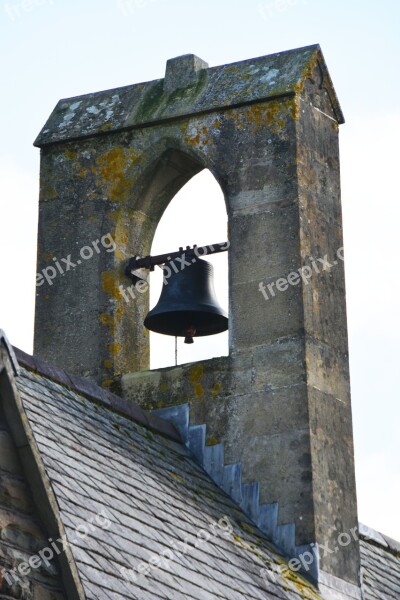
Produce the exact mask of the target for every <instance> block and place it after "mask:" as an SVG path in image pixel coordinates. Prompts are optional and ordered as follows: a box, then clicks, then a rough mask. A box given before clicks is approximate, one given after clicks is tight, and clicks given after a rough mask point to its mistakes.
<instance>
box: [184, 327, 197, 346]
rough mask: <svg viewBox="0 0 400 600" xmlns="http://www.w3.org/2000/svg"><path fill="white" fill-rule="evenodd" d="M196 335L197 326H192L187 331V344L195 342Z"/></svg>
mask: <svg viewBox="0 0 400 600" xmlns="http://www.w3.org/2000/svg"><path fill="white" fill-rule="evenodd" d="M194 335H196V328H195V327H193V326H191V327H188V328H187V329H186V331H185V344H193V342H194V340H193V336H194Z"/></svg>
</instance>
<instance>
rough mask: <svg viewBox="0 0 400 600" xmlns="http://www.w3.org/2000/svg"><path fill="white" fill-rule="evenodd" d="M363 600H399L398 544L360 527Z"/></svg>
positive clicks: (399, 546) (399, 550) (399, 562)
mask: <svg viewBox="0 0 400 600" xmlns="http://www.w3.org/2000/svg"><path fill="white" fill-rule="evenodd" d="M360 555H361V581H362V589H363V600H377V599H379V600H381V599H382V600H399V598H400V544H399V542H396V541H395V540H392V539H391V538H389V537H387V536H385V535H382V534H381V533H378V532H377V531H374V530H372V529H369V528H368V527H365V525H360Z"/></svg>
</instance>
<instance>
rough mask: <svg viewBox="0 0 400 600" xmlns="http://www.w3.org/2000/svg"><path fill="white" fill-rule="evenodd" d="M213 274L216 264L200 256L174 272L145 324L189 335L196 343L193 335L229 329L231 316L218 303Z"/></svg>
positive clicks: (191, 341)
mask: <svg viewBox="0 0 400 600" xmlns="http://www.w3.org/2000/svg"><path fill="white" fill-rule="evenodd" d="M171 271H172V269H171ZM213 276H214V269H213V266H212V265H211V264H210V263H209V262H207V261H205V260H202V259H199V258H197V259H193V260H192V264H190V265H188V266H186V268H184V269H183V270H180V271H178V272H177V273H175V272H172V273H171V275H170V277H169V278H168V279H167V278H164V284H163V288H162V290H161V296H160V299H159V301H158V303H157V304H156V306H155V307H154V308H153V309H152V310H151V311H150V312H149V313H148V315H147V317H146V318H145V320H144V325H145V327H147V329H150V330H151V331H155V332H157V333H163V334H165V335H174V336H181V337H185V343H186V344H191V343H193V337H198V336H205V335H213V334H215V333H221V332H222V331H226V330H227V329H228V315H227V314H226V312H225V311H224V310H223V308H222V307H221V306H220V305H219V304H218V301H217V298H216V296H215V290H214V279H213Z"/></svg>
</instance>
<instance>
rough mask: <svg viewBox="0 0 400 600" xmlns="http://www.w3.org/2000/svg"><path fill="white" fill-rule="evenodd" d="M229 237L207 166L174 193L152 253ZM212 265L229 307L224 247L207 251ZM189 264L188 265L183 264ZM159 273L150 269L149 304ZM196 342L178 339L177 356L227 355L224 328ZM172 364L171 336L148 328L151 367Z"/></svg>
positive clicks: (222, 298)
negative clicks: (188, 342)
mask: <svg viewBox="0 0 400 600" xmlns="http://www.w3.org/2000/svg"><path fill="white" fill-rule="evenodd" d="M226 240H227V214H226V209H225V202H224V197H223V193H222V190H221V188H220V186H219V185H218V183H217V181H216V180H215V178H214V177H213V175H212V174H211V172H210V171H208V170H206V169H205V170H203V171H201V173H199V174H197V175H195V176H194V177H192V179H191V180H190V181H189V182H188V183H187V184H186V185H185V186H184V187H183V188H182V189H181V190H180V191H179V192H178V193H177V194H176V195H175V196H174V198H173V199H172V200H171V202H170V203H169V205H168V207H167V209H166V210H165V212H164V214H163V216H162V218H161V220H160V222H159V224H158V226H157V230H156V233H155V235H154V239H153V243H152V248H151V254H152V255H156V254H163V253H166V252H173V251H176V250H178V248H179V247H184V248H185V247H186V246H191V247H193V245H194V244H197V245H198V246H207V245H210V244H213V243H220V242H225V241H226ZM205 260H207V261H208V262H210V263H211V264H212V265H213V267H214V285H215V291H216V295H217V298H218V301H219V303H220V305H221V306H222V307H223V308H224V309H225V310H226V311H227V312H228V253H227V252H223V253H221V254H213V255H209V256H206V257H205ZM187 268H190V267H187ZM162 281H163V273H162V270H161V268H159V267H156V268H155V270H154V271H153V272H152V273H151V274H150V306H151V307H154V305H155V304H156V303H157V302H158V299H159V297H160V293H161V289H162ZM194 339H195V341H194V344H185V343H184V340H183V338H178V340H177V362H176V364H183V363H187V362H194V361H197V360H204V359H208V358H212V357H215V356H226V355H227V354H228V353H229V352H228V332H227V331H226V332H224V333H219V334H216V335H211V336H207V337H195V338H194ZM174 364H175V338H174V337H172V336H168V335H160V334H157V333H153V332H150V368H151V369H156V368H161V367H167V366H171V365H174Z"/></svg>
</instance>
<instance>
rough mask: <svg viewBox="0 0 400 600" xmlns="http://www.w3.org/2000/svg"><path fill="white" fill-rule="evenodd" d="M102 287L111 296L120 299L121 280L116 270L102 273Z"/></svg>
mask: <svg viewBox="0 0 400 600" xmlns="http://www.w3.org/2000/svg"><path fill="white" fill-rule="evenodd" d="M101 287H102V288H103V290H104V291H105V292H106V294H108V295H109V296H111V298H114V299H115V300H120V296H121V294H120V291H119V281H118V277H117V275H116V274H115V273H114V271H104V272H103V273H102V274H101Z"/></svg>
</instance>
